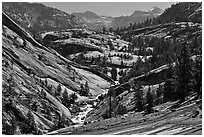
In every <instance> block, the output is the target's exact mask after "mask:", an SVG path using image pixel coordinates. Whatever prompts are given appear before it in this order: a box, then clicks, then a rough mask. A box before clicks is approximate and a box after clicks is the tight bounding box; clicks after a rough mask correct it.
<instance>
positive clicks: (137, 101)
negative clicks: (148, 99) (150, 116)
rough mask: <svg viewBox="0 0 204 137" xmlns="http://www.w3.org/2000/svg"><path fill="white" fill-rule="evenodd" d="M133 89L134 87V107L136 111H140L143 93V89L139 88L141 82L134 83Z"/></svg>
mask: <svg viewBox="0 0 204 137" xmlns="http://www.w3.org/2000/svg"><path fill="white" fill-rule="evenodd" d="M135 86H136V87H135V89H134V98H133V99H134V101H135V108H136V110H137V112H141V111H142V110H143V103H142V95H143V90H142V88H141V84H140V83H138V84H135Z"/></svg>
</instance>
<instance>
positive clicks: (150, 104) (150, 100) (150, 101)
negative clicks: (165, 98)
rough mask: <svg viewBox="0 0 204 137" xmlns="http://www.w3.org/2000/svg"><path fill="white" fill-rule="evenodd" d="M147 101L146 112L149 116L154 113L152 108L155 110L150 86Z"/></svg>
mask: <svg viewBox="0 0 204 137" xmlns="http://www.w3.org/2000/svg"><path fill="white" fill-rule="evenodd" d="M146 100H147V107H146V112H147V114H149V113H151V112H152V108H153V97H152V93H151V89H150V86H149V89H148V92H147V96H146Z"/></svg>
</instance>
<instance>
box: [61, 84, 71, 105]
mask: <svg viewBox="0 0 204 137" xmlns="http://www.w3.org/2000/svg"><path fill="white" fill-rule="evenodd" d="M62 104H63V105H64V106H65V107H67V108H69V107H70V102H69V97H68V92H67V90H66V88H65V89H64V92H63V94H62Z"/></svg>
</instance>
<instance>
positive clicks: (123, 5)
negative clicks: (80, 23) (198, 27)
mask: <svg viewBox="0 0 204 137" xmlns="http://www.w3.org/2000/svg"><path fill="white" fill-rule="evenodd" d="M41 3H42V4H44V5H46V6H49V7H54V8H57V9H60V10H63V11H65V12H67V13H69V14H71V13H73V12H85V11H92V12H95V13H96V14H97V15H106V16H113V17H118V16H122V15H124V16H126V15H131V14H132V13H133V12H134V11H135V10H142V11H148V10H149V9H151V8H152V7H153V6H156V7H159V8H161V9H166V8H168V7H170V6H171V5H172V4H173V3H175V2H41Z"/></svg>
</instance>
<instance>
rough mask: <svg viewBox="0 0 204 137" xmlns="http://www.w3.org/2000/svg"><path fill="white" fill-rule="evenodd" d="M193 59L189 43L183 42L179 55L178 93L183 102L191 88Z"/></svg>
mask: <svg viewBox="0 0 204 137" xmlns="http://www.w3.org/2000/svg"><path fill="white" fill-rule="evenodd" d="M191 69H192V68H191V60H190V55H189V50H188V45H187V43H186V42H185V43H182V44H181V45H180V47H179V51H178V55H177V93H178V97H179V100H180V101H181V102H182V101H184V100H185V97H186V96H187V95H188V94H189V92H190V90H191V86H190V83H191V79H192V73H191Z"/></svg>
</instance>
